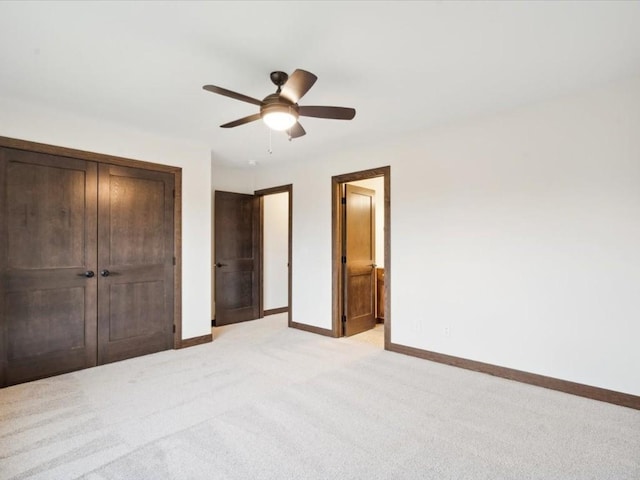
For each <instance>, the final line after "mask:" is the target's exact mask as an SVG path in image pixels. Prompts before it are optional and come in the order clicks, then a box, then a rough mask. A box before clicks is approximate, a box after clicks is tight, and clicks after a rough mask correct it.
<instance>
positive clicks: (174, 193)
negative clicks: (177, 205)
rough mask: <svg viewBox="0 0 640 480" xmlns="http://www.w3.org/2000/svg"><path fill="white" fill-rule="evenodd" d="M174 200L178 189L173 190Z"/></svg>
mask: <svg viewBox="0 0 640 480" xmlns="http://www.w3.org/2000/svg"><path fill="white" fill-rule="evenodd" d="M173 198H176V189H175V188H174V189H173Z"/></svg>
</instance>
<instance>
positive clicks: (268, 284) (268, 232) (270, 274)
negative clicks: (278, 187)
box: [262, 192, 289, 310]
mask: <svg viewBox="0 0 640 480" xmlns="http://www.w3.org/2000/svg"><path fill="white" fill-rule="evenodd" d="M263 201H264V216H263V219H264V220H263V224H264V258H263V268H264V270H263V278H264V282H263V285H262V288H263V294H264V309H265V310H270V309H273V308H281V307H288V306H289V267H288V265H287V264H288V263H289V193H287V192H283V193H275V194H272V195H265V196H264V197H263Z"/></svg>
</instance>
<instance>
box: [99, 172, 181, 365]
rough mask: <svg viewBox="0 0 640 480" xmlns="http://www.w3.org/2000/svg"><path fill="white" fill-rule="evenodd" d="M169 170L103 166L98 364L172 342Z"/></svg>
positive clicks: (170, 345)
mask: <svg viewBox="0 0 640 480" xmlns="http://www.w3.org/2000/svg"><path fill="white" fill-rule="evenodd" d="M173 182H174V177H173V175H171V174H167V173H162V172H154V171H149V170H142V169H135V168H128V167H118V166H113V165H100V178H99V193H98V197H99V206H98V212H99V213H98V217H99V221H98V225H99V227H98V228H99V230H98V238H99V240H98V245H99V248H98V258H99V261H98V263H99V270H100V280H99V283H98V285H99V287H98V288H99V291H98V298H99V300H98V302H99V303H98V363H100V364H102V363H108V362H113V361H117V360H122V359H125V358H130V357H135V356H140V355H145V354H148V353H153V352H157V351H160V350H166V349H168V348H172V346H173V201H174V199H173V195H174V194H173V189H174V183H173Z"/></svg>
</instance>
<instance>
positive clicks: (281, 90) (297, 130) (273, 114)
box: [202, 69, 356, 139]
mask: <svg viewBox="0 0 640 480" xmlns="http://www.w3.org/2000/svg"><path fill="white" fill-rule="evenodd" d="M317 79H318V77H316V76H315V75H314V74H313V73H311V72H307V71H306V70H300V69H298V70H296V71H295V72H293V73H292V74H291V76H289V75H287V74H286V73H285V72H280V71H276V72H271V81H272V82H273V83H274V84H275V85H276V86H277V87H278V89H277V90H276V93H272V94H270V95H267V96H266V97H264V99H262V100H258V99H257V98H252V97H248V96H246V95H243V94H241V93H237V92H232V91H231V90H227V89H226V88H222V87H216V86H215V85H205V86H203V87H202V88H204V89H205V90H207V91H209V92H213V93H217V94H219V95H224V96H225V97H230V98H234V99H236V100H240V101H242V102H247V103H252V104H254V105H257V106H259V107H260V112H259V113H255V114H253V115H249V116H248V117H243V118H240V119H238V120H234V121H233V122H229V123H225V124H224V125H220V127H222V128H233V127H237V126H239V125H244V124H246V123H250V122H254V121H256V120H260V119H262V120H263V121H264V123H266V124H267V126H268V127H269V128H271V129H273V130H282V131H287V132H288V134H289V138H290V139H291V138H297V137H301V136H303V135H304V134H306V133H307V132H305V130H304V128H302V125H300V122H298V117H316V118H330V119H335V120H351V119H352V118H353V117H355V115H356V111H355V109H353V108H346V107H326V106H301V105H298V102H299V101H300V99H301V98H302V97H303V96H304V95H305V94H306V93H307V92H308V91H309V89H310V88H311V87H312V86H313V84H314V83H316V80H317Z"/></svg>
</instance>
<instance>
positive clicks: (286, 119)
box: [262, 112, 297, 130]
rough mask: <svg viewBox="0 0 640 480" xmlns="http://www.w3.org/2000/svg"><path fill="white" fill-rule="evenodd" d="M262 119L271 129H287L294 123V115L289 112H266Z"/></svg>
mask: <svg viewBox="0 0 640 480" xmlns="http://www.w3.org/2000/svg"><path fill="white" fill-rule="evenodd" d="M262 120H263V121H264V123H266V124H267V126H268V127H269V128H271V129H272V130H288V129H289V128H291V127H293V125H294V124H295V123H296V120H297V119H296V117H295V116H293V115H292V114H291V113H289V112H268V113H265V114H264V115H263V116H262Z"/></svg>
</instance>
